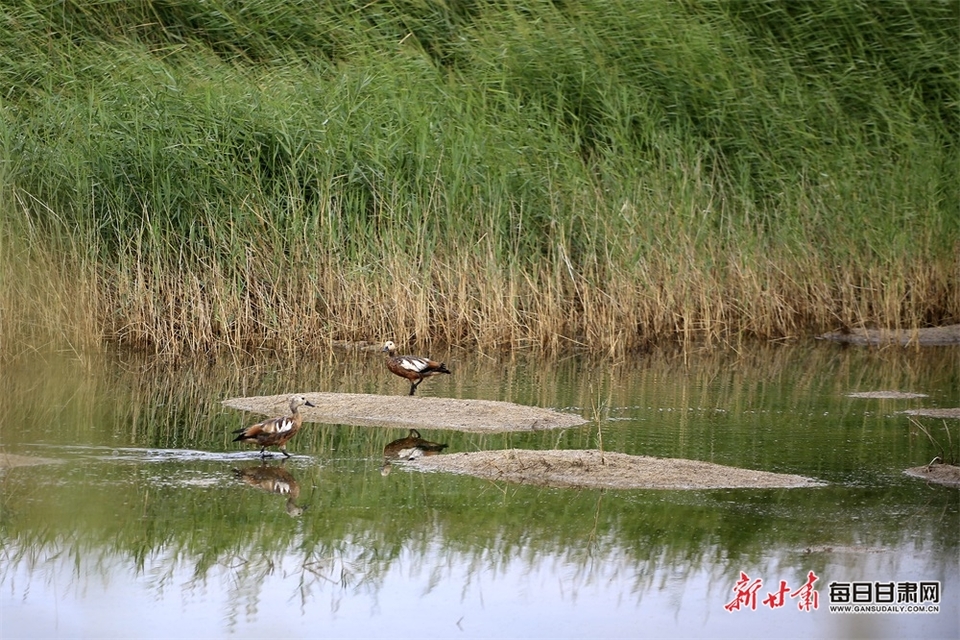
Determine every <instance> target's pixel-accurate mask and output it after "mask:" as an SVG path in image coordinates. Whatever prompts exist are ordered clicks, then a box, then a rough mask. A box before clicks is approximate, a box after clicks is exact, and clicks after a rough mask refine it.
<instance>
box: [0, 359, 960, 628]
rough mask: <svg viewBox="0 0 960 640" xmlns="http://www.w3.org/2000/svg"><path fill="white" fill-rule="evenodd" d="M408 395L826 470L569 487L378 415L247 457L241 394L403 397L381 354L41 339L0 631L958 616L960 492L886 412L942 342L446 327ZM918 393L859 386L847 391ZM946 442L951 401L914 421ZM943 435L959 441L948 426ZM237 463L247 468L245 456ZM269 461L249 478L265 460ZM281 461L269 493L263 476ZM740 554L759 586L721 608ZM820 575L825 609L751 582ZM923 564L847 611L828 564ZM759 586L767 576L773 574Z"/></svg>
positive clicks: (954, 372) (12, 421) (2, 379)
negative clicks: (457, 331)
mask: <svg viewBox="0 0 960 640" xmlns="http://www.w3.org/2000/svg"><path fill="white" fill-rule="evenodd" d="M431 355H435V356H440V357H443V358H444V359H445V360H446V361H447V363H448V365H449V366H450V368H451V369H453V371H454V375H453V376H444V377H443V379H436V378H434V379H431V380H428V381H427V382H425V383H424V384H423V385H421V387H420V390H419V391H418V393H419V394H420V395H432V396H444V397H457V398H487V399H494V400H508V401H512V402H518V403H524V404H534V405H539V406H545V407H553V408H556V409H560V410H562V411H568V412H573V413H577V414H580V415H583V416H584V417H586V418H588V419H589V421H590V422H589V423H588V424H585V425H583V426H582V427H578V428H576V429H567V430H562V431H550V432H539V433H533V434H498V435H478V434H464V433H456V432H442V431H438V430H435V429H432V428H431V426H430V423H429V416H425V417H424V422H423V425H422V427H421V429H420V430H421V431H422V432H423V435H424V437H427V438H428V439H431V440H438V441H441V442H447V443H449V445H450V448H449V450H448V451H474V450H480V449H498V448H509V447H520V448H530V449H551V448H565V449H586V448H597V447H598V446H599V444H600V440H599V436H600V435H602V446H603V448H604V449H605V450H608V451H620V452H624V453H631V454H639V455H654V456H661V457H676V458H689V459H694V460H706V461H710V462H715V463H720V464H726V465H733V466H738V467H746V468H750V469H759V470H764V471H775V472H783V473H796V474H801V475H805V476H810V477H814V478H817V479H819V480H822V481H823V482H824V483H826V484H825V485H824V486H822V487H819V488H806V489H790V490H713V491H656V490H632V491H612V490H606V491H601V490H580V491H578V490H571V489H550V488H542V487H535V486H519V485H511V484H505V483H497V482H490V481H485V480H479V479H474V478H469V477H462V476H451V475H445V474H422V473H418V472H415V471H408V470H404V469H397V470H394V471H393V473H391V474H390V475H388V476H382V475H381V474H380V472H379V465H380V452H381V451H382V448H383V446H384V445H385V444H386V443H387V442H389V441H390V440H393V439H395V438H398V437H401V436H403V435H406V434H405V433H403V432H401V431H399V430H396V429H387V428H382V429H381V428H360V427H350V426H343V425H326V424H310V425H307V426H306V427H305V428H304V430H303V431H301V433H300V434H298V436H297V437H296V438H295V439H294V440H293V441H292V442H291V443H290V444H289V445H288V449H289V450H290V451H291V452H292V453H294V454H295V455H294V457H293V458H291V459H290V460H287V461H286V462H281V461H280V460H278V459H277V458H273V459H269V460H267V461H266V462H265V463H261V461H260V460H259V458H258V456H257V452H256V450H254V449H252V448H251V447H249V446H241V445H239V444H234V443H232V442H231V440H232V434H230V431H232V430H234V429H238V428H240V427H243V426H246V425H248V424H251V423H252V422H256V421H257V420H259V419H260V416H255V415H252V414H244V413H242V412H238V411H235V410H232V409H228V408H225V407H223V406H222V405H221V404H220V401H221V400H223V399H225V398H229V397H235V396H240V395H261V394H270V395H272V394H279V393H292V392H296V391H340V392H351V393H380V394H387V395H402V394H404V393H405V392H406V391H407V389H408V386H407V384H406V383H405V382H404V381H403V380H400V379H399V378H396V377H394V376H392V375H391V374H390V373H389V372H387V371H386V369H385V367H384V366H383V363H382V361H381V359H380V356H379V354H367V353H346V352H341V353H333V354H331V355H330V356H329V357H328V358H325V359H322V360H317V361H307V362H305V361H300V362H296V363H291V362H283V361H259V362H255V363H247V362H229V363H218V364H215V365H214V364H209V363H197V364H192V365H179V366H169V365H164V364H162V363H158V362H156V361H153V360H150V359H144V358H138V357H133V356H129V355H122V356H117V357H109V358H108V357H97V358H90V357H77V356H69V355H39V354H38V355H36V356H35V357H32V358H21V359H18V360H16V361H15V362H12V363H8V364H5V365H4V366H3V369H2V372H0V386H2V388H0V410H2V411H0V445H2V451H3V453H5V454H15V455H18V456H27V457H30V458H42V459H45V460H49V461H52V462H50V463H47V464H38V465H34V466H20V467H14V468H8V469H5V470H2V471H0V636H2V637H3V638H18V637H78V636H82V637H238V638H246V637H279V636H283V635H286V636H290V637H348V638H361V637H390V638H398V637H399V638H403V637H418V638H421V637H426V638H478V637H527V638H530V637H533V638H539V637H543V638H559V637H579V638H583V637H623V638H631V637H684V636H696V637H743V636H744V635H747V636H757V637H761V636H762V637H795V638H812V637H890V638H906V637H911V638H914V637H916V638H919V637H923V638H957V637H958V636H960V611H958V603H960V598H958V593H960V567H958V563H960V560H958V557H960V554H958V547H960V540H958V538H960V536H958V525H960V492H958V490H957V489H955V488H954V489H950V488H945V487H940V486H934V485H928V484H926V483H925V482H923V481H921V480H917V479H914V478H910V477H908V476H905V475H904V474H903V470H904V469H905V468H908V467H913V466H918V465H921V464H925V463H927V462H929V461H930V460H931V459H932V458H933V457H934V456H935V455H937V453H938V452H939V450H938V448H937V446H936V445H935V444H934V443H933V442H931V440H930V439H929V438H928V437H927V436H926V435H924V434H923V433H922V432H921V430H920V429H918V428H917V427H916V426H915V425H913V424H912V423H911V421H910V419H909V418H908V417H907V416H906V415H904V414H902V413H900V412H901V411H902V410H904V409H909V408H916V407H951V406H958V405H960V350H957V349H955V348H944V349H932V350H923V351H907V350H900V349H887V350H875V349H870V350H868V349H843V348H840V347H837V346H835V345H827V344H815V345H801V346H797V345H791V346H777V347H763V348H759V347H758V348H751V349H744V350H740V351H725V352H716V351H708V352H703V353H700V352H695V351H694V352H687V353H678V354H660V355H650V356H643V357H639V356H638V357H635V358H632V359H630V360H628V361H622V362H610V361H605V360H599V359H590V358H581V357H571V358H567V359H561V360H539V359H536V358H532V357H530V358H528V357H521V356H517V357H511V358H502V357H489V356H484V355H477V354H469V353H462V352H449V353H439V354H431ZM877 390H899V391H910V392H917V393H923V394H926V395H927V397H925V398H920V399H912V400H865V399H856V398H851V397H848V394H850V393H852V392H857V391H877ZM920 425H921V426H923V427H924V428H926V429H927V430H928V431H930V433H931V434H932V435H933V436H934V437H935V438H937V439H938V440H939V441H940V442H941V443H942V444H944V445H947V436H946V432H945V431H944V428H945V427H949V428H950V429H951V430H952V434H951V436H952V443H953V446H954V451H956V450H957V446H958V445H957V428H958V421H957V420H953V421H942V420H932V419H929V418H926V419H920ZM947 446H949V445H947ZM244 478H246V479H247V480H248V481H247V482H245V481H244ZM258 482H259V483H260V484H259V485H258V484H257V483H258ZM268 486H272V487H276V488H279V489H281V491H280V492H275V491H268V490H267V489H265V488H264V487H268ZM741 572H743V573H745V574H747V576H748V578H749V581H750V582H749V584H750V585H756V584H757V583H756V582H755V581H756V580H760V581H761V582H760V583H759V587H758V588H757V589H756V591H755V592H754V593H755V594H756V605H757V606H756V610H752V609H751V608H749V606H747V605H746V603H745V604H744V606H742V607H741V608H740V610H735V611H733V612H729V611H727V610H726V609H725V606H724V605H727V604H728V603H731V602H732V601H734V600H735V598H736V593H735V591H734V587H735V585H736V583H737V581H738V579H739V578H740V574H741ZM810 572H813V574H814V575H815V577H816V582H815V583H814V585H813V586H814V589H815V591H816V592H817V594H818V597H819V601H818V608H817V609H815V610H811V611H801V610H800V609H799V607H798V604H799V603H800V602H801V598H800V596H801V595H802V593H801V594H798V595H797V596H796V597H790V595H789V594H786V595H785V598H784V604H783V606H771V604H764V603H763V600H764V599H766V598H767V595H768V594H770V593H775V592H777V591H778V590H779V586H780V583H781V581H783V582H785V583H786V586H787V588H788V589H789V590H790V591H791V592H793V591H796V590H798V589H800V588H801V587H802V586H803V585H804V584H805V583H806V582H807V580H808V579H809V577H810ZM875 581H879V582H884V583H889V582H893V583H895V584H896V585H897V586H899V585H900V584H901V583H903V584H907V583H919V582H939V583H940V589H941V592H940V594H941V595H940V611H939V613H934V614H901V615H895V614H879V613H872V614H860V615H841V614H836V613H830V612H829V610H828V602H829V592H830V588H829V586H828V585H829V584H830V583H831V582H834V583H853V582H869V583H872V582H875ZM770 602H771V603H772V604H776V601H775V600H773V599H771V600H770Z"/></svg>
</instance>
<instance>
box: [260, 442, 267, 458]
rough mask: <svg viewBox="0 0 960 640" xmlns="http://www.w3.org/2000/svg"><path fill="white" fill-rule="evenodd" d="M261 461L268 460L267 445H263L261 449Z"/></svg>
mask: <svg viewBox="0 0 960 640" xmlns="http://www.w3.org/2000/svg"><path fill="white" fill-rule="evenodd" d="M260 459H261V460H266V459H267V445H263V446H262V447H260Z"/></svg>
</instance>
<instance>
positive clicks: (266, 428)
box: [233, 395, 315, 458]
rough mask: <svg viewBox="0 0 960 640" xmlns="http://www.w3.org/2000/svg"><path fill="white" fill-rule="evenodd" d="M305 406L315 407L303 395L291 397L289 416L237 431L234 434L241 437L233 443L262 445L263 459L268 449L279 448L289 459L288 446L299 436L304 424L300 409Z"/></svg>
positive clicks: (261, 453) (271, 419) (261, 455)
mask: <svg viewBox="0 0 960 640" xmlns="http://www.w3.org/2000/svg"><path fill="white" fill-rule="evenodd" d="M304 405H306V406H308V407H313V406H315V405H314V404H312V403H311V402H310V401H309V400H307V399H306V398H304V397H303V396H302V395H295V396H291V397H290V415H289V416H281V417H279V418H270V419H269V420H264V421H263V422H258V423H257V424H255V425H251V426H249V427H247V428H245V429H237V430H236V431H234V432H233V433H238V434H240V435H238V436H237V437H236V438H234V439H233V441H234V442H250V443H252V444H256V445H260V457H261V458H265V457H266V455H267V454H266V453H265V450H266V448H267V447H277V448H278V449H279V450H280V452H281V453H282V454H283V455H284V456H286V457H287V458H289V457H290V454H289V453H287V447H286V444H287V441H289V440H290V438H292V437H293V436H295V435H297V431H299V430H300V426H301V425H302V424H303V416H302V415H300V407H302V406H304Z"/></svg>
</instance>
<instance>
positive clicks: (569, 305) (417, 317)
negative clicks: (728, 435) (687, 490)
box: [0, 241, 960, 358]
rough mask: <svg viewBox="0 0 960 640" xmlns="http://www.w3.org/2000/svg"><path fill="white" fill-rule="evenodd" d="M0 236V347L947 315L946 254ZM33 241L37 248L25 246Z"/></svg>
mask: <svg viewBox="0 0 960 640" xmlns="http://www.w3.org/2000/svg"><path fill="white" fill-rule="evenodd" d="M20 246H21V245H15V244H13V243H11V242H9V241H5V243H4V248H3V251H2V257H0V260H2V267H3V276H2V279H0V341H2V342H0V351H2V352H4V353H5V354H7V355H9V354H15V353H17V352H19V351H22V350H23V349H25V348H39V347H41V346H42V345H44V344H47V343H57V344H58V346H61V347H62V346H66V347H67V348H73V349H76V350H82V349H83V348H87V347H94V348H97V347H102V346H104V345H106V344H110V343H116V344H119V345H121V346H123V347H129V348H133V349H137V350H143V351H148V352H152V353H154V354H156V355H162V356H169V357H175V358H176V357H182V356H193V355H197V354H210V355H213V354H217V353H225V352H230V351H240V352H247V353H260V352H281V353H291V354H292V353H315V352H318V351H321V350H324V349H327V348H329V346H330V345H331V343H332V342H333V341H335V340H348V341H349V340H373V341H377V340H381V339H383V338H384V337H388V336H389V337H393V338H395V339H399V340H401V341H403V342H405V343H407V344H420V345H430V344H431V343H433V344H445V345H456V346H466V347H471V348H476V349H478V350H480V351H487V352H495V351H502V350H515V349H535V350H541V351H544V352H552V353H561V352H564V351H569V350H574V349H583V350H587V351H591V352H596V353H602V354H606V355H608V356H610V357H616V356H619V355H622V354H624V353H628V352H630V351H634V350H637V349H645V348H649V347H650V346H651V345H653V344H655V343H659V342H663V341H672V342H679V343H682V344H697V343H706V344H724V343H737V342H739V341H741V340H743V339H762V340H776V339H785V338H799V337H803V336H810V335H815V334H817V333H819V332H823V331H826V330H831V329H836V328H838V327H861V326H883V327H904V328H917V327H921V326H925V325H926V324H927V323H929V322H931V321H935V320H937V319H938V318H942V317H943V316H944V310H946V315H950V314H952V315H953V317H960V303H958V300H957V298H958V287H957V282H958V278H957V274H958V271H960V267H958V265H960V261H958V262H955V263H954V264H953V265H938V264H931V263H930V262H927V261H926V260H924V259H923V257H922V256H917V257H916V258H915V259H912V260H908V259H907V258H902V259H901V260H900V261H899V262H898V263H897V264H895V265H889V266H886V267H885V268H882V269H881V268H879V267H871V268H867V269H859V270H857V268H856V267H854V266H850V265H848V266H835V265H827V264H822V263H820V262H817V261H816V260H815V259H796V258H795V257H793V256H789V255H787V256H783V255H770V256H768V257H767V258H765V259H763V260H759V259H757V258H756V257H749V258H747V257H742V256H733V257H730V258H728V259H727V261H726V262H723V261H722V260H720V259H719V257H714V258H713V259H711V260H709V264H710V265H714V266H709V267H708V266H706V265H707V264H708V261H706V260H703V259H702V256H696V255H694V253H693V252H692V251H691V252H687V253H685V254H680V255H669V256H667V255H651V256H648V257H647V258H646V259H645V260H644V262H643V263H642V264H638V265H636V268H635V269H632V270H628V269H626V268H619V269H617V268H609V267H608V268H606V269H605V270H604V271H603V272H600V271H599V270H597V271H596V272H586V273H584V272H578V271H577V270H576V269H574V268H572V267H570V266H569V265H568V264H565V263H564V262H563V261H562V260H561V261H559V263H554V264H547V266H543V265H530V266H521V265H518V264H510V265H507V266H503V265H498V264H497V263H495V262H494V261H492V260H489V259H488V258H487V256H485V255H483V254H482V253H480V254H476V253H467V252H462V253H458V254H455V255H452V256H435V257H433V259H432V260H431V261H430V262H429V263H426V264H423V265H421V266H419V267H418V266H417V265H415V264H412V263H411V259H410V258H409V257H408V256H405V255H403V254H401V253H396V254H393V255H386V256H383V257H382V258H381V259H380V261H379V262H378V263H374V264H368V265H365V266H363V267H362V268H360V267H357V266H352V267H351V266H345V265H343V264H340V263H337V262H336V260H335V259H334V258H333V257H330V258H328V259H325V260H322V261H315V262H313V263H310V264H301V265H299V266H297V267H288V265H284V264H283V263H278V262H276V260H275V258H273V257H271V256H269V255H268V254H267V253H266V252H263V253H259V252H257V251H256V250H254V249H251V250H250V251H248V254H247V256H246V262H245V264H244V268H243V272H242V273H232V274H231V273H225V272H224V269H223V267H222V266H220V265H218V263H216V262H210V263H209V264H200V265H198V264H194V265H190V264H189V263H187V262H186V261H184V262H183V263H181V264H179V265H174V266H172V267H171V266H170V265H164V264H156V263H148V262H146V261H138V260H133V259H131V260H130V261H129V262H127V263H124V264H121V265H119V266H117V267H116V268H114V269H105V268H103V267H102V266H97V265H95V264H93V263H92V262H83V261H80V260H78V259H77V258H76V256H77V255H83V253H82V252H76V251H63V252H57V251H54V250H48V251H38V250H31V249H30V248H29V246H28V247H27V248H24V249H20ZM32 246H34V247H36V246H39V245H32Z"/></svg>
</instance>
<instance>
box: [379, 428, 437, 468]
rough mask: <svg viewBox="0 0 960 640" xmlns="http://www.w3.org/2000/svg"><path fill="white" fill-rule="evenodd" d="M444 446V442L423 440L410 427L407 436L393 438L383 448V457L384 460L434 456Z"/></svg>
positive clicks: (417, 432) (418, 433)
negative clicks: (397, 438)
mask: <svg viewBox="0 0 960 640" xmlns="http://www.w3.org/2000/svg"><path fill="white" fill-rule="evenodd" d="M446 448H447V445H445V444H438V443H436V442H430V441H429V440H424V439H423V438H421V437H420V432H419V431H417V430H416V429H410V435H409V436H407V437H406V438H400V439H399V440H394V441H393V442H391V443H390V444H388V445H387V446H385V447H384V448H383V457H384V459H385V460H413V459H414V458H419V457H421V456H435V455H437V454H438V453H440V452H441V451H443V450H444V449H446Z"/></svg>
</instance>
